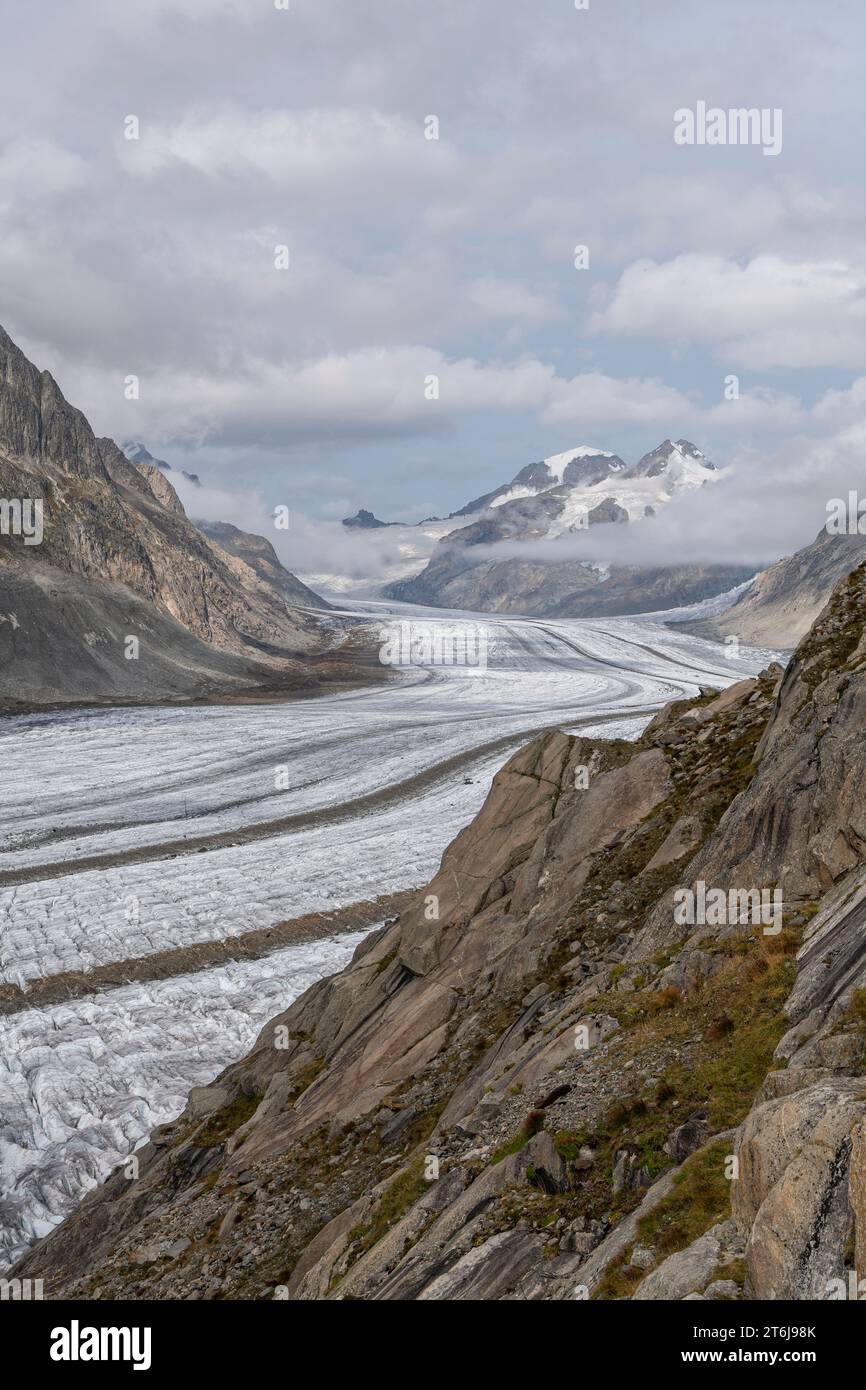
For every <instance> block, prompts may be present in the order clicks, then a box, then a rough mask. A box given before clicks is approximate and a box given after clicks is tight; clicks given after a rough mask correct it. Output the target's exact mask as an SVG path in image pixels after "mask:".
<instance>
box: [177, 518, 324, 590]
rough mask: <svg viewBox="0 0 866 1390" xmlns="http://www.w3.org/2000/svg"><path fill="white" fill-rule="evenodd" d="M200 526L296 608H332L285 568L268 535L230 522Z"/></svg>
mask: <svg viewBox="0 0 866 1390" xmlns="http://www.w3.org/2000/svg"><path fill="white" fill-rule="evenodd" d="M196 525H197V526H198V528H199V530H200V531H203V532H204V534H205V535H206V536H207V537H209V539H210V540H212V541H216V543H217V545H218V546H219V547H220V549H221V550H223V551H226V552H228V554H229V555H234V556H236V558H237V559H239V560H242V561H243V562H244V564H246V565H249V567H250V569H251V570H254V571H255V573H256V574H257V575H258V577H259V579H261V580H262V581H263V582H264V583H265V584H268V585H269V586H270V587H271V588H272V589H275V590H276V591H277V593H279V594H280V595H281V596H282V597H283V598H284V599H285V601H286V603H289V604H292V605H293V606H294V607H296V608H321V609H327V608H330V607H331V605H330V604H329V603H326V602H325V600H324V599H323V598H320V597H319V595H318V594H314V593H313V591H312V589H308V588H307V586H306V584H302V583H301V581H300V579H298V578H296V576H295V575H294V574H292V573H291V571H290V570H287V569H286V568H285V566H284V565H283V564H282V562H281V561H280V559H279V556H278V555H277V552H276V551H275V550H274V547H273V546H272V545H271V543H270V541H269V540H266V539H265V537H264V536H257V535H255V534H254V533H252V532H250V531H241V530H239V529H238V527H237V526H232V525H231V523H230V522H228V521H199V522H196Z"/></svg>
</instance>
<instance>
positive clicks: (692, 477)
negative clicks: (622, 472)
mask: <svg viewBox="0 0 866 1390" xmlns="http://www.w3.org/2000/svg"><path fill="white" fill-rule="evenodd" d="M716 471H717V469H716V465H715V464H714V463H710V460H709V459H708V458H707V456H706V454H703V453H701V450H700V449H699V448H697V446H696V445H694V444H692V443H691V441H690V440H688V439H678V440H677V441H676V443H674V441H673V440H671V439H665V440H663V442H662V443H661V444H659V445H658V447H657V448H655V449H653V450H652V451H651V452H650V453H648V454H644V456H643V458H642V459H640V460H639V461H638V462H637V463H636V464H635V465H634V467H633V468H630V469H629V470H628V473H627V477H629V478H658V477H660V476H661V474H663V473H664V474H666V475H667V476H668V477H669V478H670V479H671V481H677V482H682V483H685V484H686V485H694V483H696V482H697V483H702V482H705V481H706V474H707V473H715V472H716Z"/></svg>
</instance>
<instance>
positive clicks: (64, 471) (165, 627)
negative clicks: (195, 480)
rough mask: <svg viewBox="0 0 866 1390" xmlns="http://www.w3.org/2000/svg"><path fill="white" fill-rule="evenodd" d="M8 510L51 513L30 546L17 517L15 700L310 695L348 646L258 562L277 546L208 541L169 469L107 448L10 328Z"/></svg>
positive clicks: (5, 653) (11, 655) (9, 534)
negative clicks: (229, 692)
mask: <svg viewBox="0 0 866 1390" xmlns="http://www.w3.org/2000/svg"><path fill="white" fill-rule="evenodd" d="M0 498H3V499H5V500H6V502H7V503H12V504H14V505H19V504H26V505H28V506H32V505H35V504H36V503H38V504H39V507H40V509H41V515H42V525H41V532H42V534H41V535H40V536H39V537H38V539H36V537H35V535H34V536H33V537H31V540H28V538H27V537H26V536H25V535H24V534H23V533H22V532H21V529H20V527H17V526H16V525H15V524H13V523H14V521H15V517H14V515H13V514H12V513H10V515H9V517H8V518H7V517H6V516H5V514H4V525H3V528H2V534H0V700H3V701H4V702H13V701H16V700H17V701H23V702H28V701H30V702H36V703H39V702H46V701H54V700H63V699H82V698H100V697H101V698H111V697H112V696H115V695H116V696H132V697H134V696H135V695H139V696H141V697H151V698H159V697H161V696H163V697H165V696H173V695H178V694H186V695H190V694H202V693H207V692H208V691H210V690H213V689H238V688H244V687H247V688H250V687H254V686H256V685H261V684H263V683H264V684H270V685H273V686H289V687H290V686H292V685H303V684H305V683H307V681H308V680H309V679H310V677H309V674H308V672H307V671H306V670H305V667H304V663H303V660H302V658H304V657H306V656H308V655H310V654H312V653H317V652H322V651H323V650H325V649H326V648H327V647H328V646H330V645H333V643H334V633H333V631H331V630H328V631H323V630H322V628H321V627H320V625H319V624H317V623H316V621H315V620H314V618H312V617H311V616H309V615H308V614H301V613H299V612H298V611H297V610H296V608H294V607H290V606H289V604H290V603H291V602H292V601H293V598H294V602H297V601H298V598H299V596H300V595H294V596H293V595H292V594H291V593H290V592H289V591H288V590H287V588H286V584H285V583H284V582H283V579H284V576H285V575H287V571H283V572H282V575H276V576H275V575H269V574H267V573H266V572H265V570H264V569H263V564H262V556H261V553H259V555H258V556H257V557H256V559H255V561H254V559H253V557H252V556H251V555H250V554H249V543H250V542H251V541H252V540H254V539H257V540H261V538H250V537H246V550H247V554H246V555H245V554H244V551H243V548H241V549H240V550H238V548H237V547H236V546H235V545H234V544H231V545H229V546H227V547H223V546H222V545H220V544H219V541H218V539H215V538H213V537H207V536H205V535H204V534H203V533H202V532H201V531H200V530H199V529H198V528H197V527H196V526H194V525H193V523H192V522H191V521H190V520H189V519H188V518H187V516H186V515H185V513H184V509H183V507H182V505H181V503H180V500H179V499H178V497H177V494H176V493H175V491H174V488H173V487H172V485H171V482H170V481H169V478H168V477H167V476H166V474H165V472H163V471H161V470H160V469H159V468H157V467H156V466H155V465H154V464H149V463H142V464H134V463H131V462H130V461H129V460H128V459H127V458H126V457H125V456H124V454H123V453H122V452H121V451H120V449H118V448H117V446H116V445H115V444H114V442H113V441H112V440H110V439H97V438H96V436H95V435H94V433H93V431H92V430H91V428H90V426H89V424H88V422H87V420H86V419H85V418H84V416H83V415H82V414H81V412H80V411H79V410H76V409H75V408H74V407H73V406H71V405H70V404H69V403H68V402H67V401H66V400H65V398H64V396H63V395H62V393H61V391H60V389H59V387H58V386H57V383H56V382H55V381H54V379H53V378H52V377H51V375H50V374H49V373H48V372H43V371H39V370H38V369H37V368H36V367H35V366H33V364H32V363H31V362H29V361H28V360H27V358H26V357H25V356H24V354H23V353H22V352H21V351H20V350H19V349H18V348H17V347H16V346H15V344H14V343H13V342H12V341H11V339H10V338H9V337H8V336H7V335H6V334H5V333H4V332H3V331H2V329H0ZM232 529H233V528H232ZM239 534H242V533H239ZM31 541H32V542H34V543H31ZM267 544H268V543H267V542H265V541H262V546H265V547H267ZM265 558H267V557H265ZM274 558H275V557H274ZM280 568H282V567H280ZM275 577H276V578H277V579H279V580H280V583H275V582H274V578H275ZM288 578H289V579H291V580H294V576H291V575H290V576H288ZM294 582H295V583H296V584H297V581H294ZM298 590H299V591H300V593H302V594H303V595H307V594H308V592H309V591H307V590H305V589H304V587H303V586H302V585H298ZM129 637H135V638H136V639H137V641H138V656H137V657H135V658H131V657H130V656H129V655H128V651H129V650H130V648H129V646H128V642H127V639H128V638H129Z"/></svg>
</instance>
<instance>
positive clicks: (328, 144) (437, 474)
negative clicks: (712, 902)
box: [0, 0, 866, 558]
mask: <svg viewBox="0 0 866 1390" xmlns="http://www.w3.org/2000/svg"><path fill="white" fill-rule="evenodd" d="M280 2H281V0H277V3H280ZM0 20H2V33H3V45H2V53H0V77H2V84H0V91H2V98H0V99H2V104H3V119H2V122H0V322H2V323H3V325H4V326H5V328H6V329H7V331H8V332H10V334H11V335H12V336H13V337H14V338H15V339H16V340H17V341H18V342H19V343H20V344H21V346H22V347H23V348H24V349H25V350H26V351H27V352H28V354H29V355H30V356H31V357H32V358H33V359H34V360H35V361H36V362H37V363H38V364H39V365H40V366H46V367H48V368H49V369H50V370H51V371H53V372H54V374H55V375H56V376H57V378H58V380H59V381H60V384H61V386H62V387H63V389H64V391H65V392H66V394H67V396H69V398H70V399H71V400H73V401H74V402H75V403H76V404H78V405H80V406H81V407H82V408H83V409H84V410H85V412H86V413H87V415H88V416H89V418H90V419H91V422H92V423H93V425H94V427H95V428H96V429H97V431H98V432H99V433H105V434H111V435H113V436H115V437H116V438H117V439H119V440H125V439H128V438H135V439H142V440H144V441H145V442H146V444H147V445H148V447H150V449H151V450H152V452H154V453H156V454H158V455H160V456H162V457H165V458H167V459H168V460H169V461H170V462H172V463H177V464H178V465H180V466H182V467H186V468H192V469H194V470H195V471H196V472H198V473H200V474H201V475H202V476H203V477H205V478H207V480H208V483H209V486H210V489H211V491H212V492H213V494H214V495H215V496H216V495H219V496H220V497H221V498H223V497H226V496H234V497H237V498H240V499H244V503H243V505H247V506H248V507H249V508H250V509H252V510H254V509H255V508H262V509H265V508H268V507H271V506H273V505H274V504H276V503H285V504H287V505H289V506H290V507H291V508H292V510H293V511H294V512H295V513H301V514H305V515H306V516H308V517H310V518H313V519H314V520H315V519H319V520H328V519H334V518H339V517H341V516H344V515H346V514H348V512H349V511H354V510H355V508H357V507H358V506H359V505H364V506H368V507H371V508H372V509H373V510H375V511H376V513H377V514H378V515H380V516H383V517H385V518H388V519H391V518H406V519H410V520H414V519H417V518H420V517H423V516H426V515H429V514H431V513H437V514H444V513H447V512H448V511H449V510H451V509H452V508H456V507H458V506H460V505H462V504H463V503H464V502H465V501H466V500H467V499H468V498H469V497H471V496H475V495H477V494H479V493H481V492H483V491H486V490H487V489H489V488H491V487H493V486H495V485H497V484H499V483H501V482H502V481H504V480H506V479H507V478H510V477H511V476H512V475H513V474H514V473H515V472H516V471H517V470H518V469H519V468H520V467H522V466H523V465H524V464H525V463H527V462H529V461H531V460H534V459H538V458H541V457H544V456H545V455H546V454H551V453H555V452H560V451H562V450H565V449H567V448H569V447H571V446H572V445H576V444H580V443H584V442H586V443H592V444H597V445H598V446H599V447H601V448H606V449H612V450H614V451H616V452H617V453H619V454H621V455H622V456H623V457H624V458H626V459H627V460H632V459H636V458H637V457H638V456H639V455H640V454H641V453H643V452H644V451H645V450H647V449H650V448H652V447H653V446H654V445H655V444H657V443H658V442H659V441H660V440H661V439H663V438H664V437H665V436H668V435H669V436H671V437H674V438H676V437H678V436H681V435H685V436H687V437H689V438H691V439H693V440H694V441H695V442H696V443H697V444H698V445H699V446H700V447H701V448H703V449H704V450H705V452H707V453H708V454H709V455H710V456H711V457H712V458H714V459H715V460H717V461H718V462H719V463H721V464H725V465H730V466H731V467H732V468H733V470H734V473H733V476H734V477H735V478H736V480H737V481H736V483H735V485H734V487H733V488H732V490H731V491H730V493H729V494H728V495H729V496H730V497H731V498H734V497H736V498H737V499H738V500H737V503H736V505H735V506H732V507H730V508H729V510H728V511H727V513H724V514H722V512H720V513H719V516H720V518H721V519H720V520H719V522H718V525H719V529H720V532H721V533H723V536H722V538H721V539H719V545H720V547H721V548H724V547H725V546H726V545H727V546H728V547H729V549H730V550H731V552H734V551H736V549H737V546H738V544H740V540H738V531H737V526H738V518H739V519H742V517H743V508H744V506H747V507H748V508H749V509H752V510H754V512H755V514H754V515H753V517H752V519H751V522H750V531H749V534H750V540H749V542H748V544H749V546H752V547H753V548H754V547H758V548H763V549H765V550H766V551H767V558H772V555H773V554H774V553H775V554H778V553H781V552H783V551H785V550H788V549H791V548H792V547H794V546H796V545H798V544H800V543H802V542H803V541H805V540H808V539H810V538H811V536H812V535H813V534H814V533H815V531H816V530H817V529H818V527H819V526H820V524H821V523H822V521H823V517H824V508H825V500H826V498H827V497H828V496H830V495H834V493H835V492H836V491H838V490H839V489H840V488H842V487H843V486H851V487H856V486H858V485H860V484H861V483H862V484H864V485H866V477H864V470H863V466H862V460H863V452H864V450H863V446H864V442H866V375H864V373H866V292H864V291H866V247H864V230H863V229H864V226H866V207H864V202H866V192H864V185H863V180H862V175H861V170H862V162H863V156H862V143H863V132H864V130H866V98H864V90H866V84H864V82H863V55H864V41H866V7H864V6H863V4H862V0H833V3H832V4H831V5H819V4H816V3H814V0H761V3H760V4H759V5H758V4H755V0H727V3H725V4H724V5H719V4H715V3H710V2H709V0H691V3H689V4H688V5H682V4H674V3H672V0H667V3H660V4H650V3H647V0H590V3H589V7H588V8H587V9H577V8H576V7H575V4H574V0H534V3H531V4H530V3H526V0H439V3H433V2H432V0H290V6H289V8H288V10H285V9H277V8H276V5H275V3H274V0H133V2H132V3H127V4H119V3H118V2H117V0H65V3H64V4H62V5H51V6H48V7H46V6H44V5H29V6H25V5H22V4H20V3H10V0H0ZM699 101H706V102H707V103H708V105H709V106H710V107H721V108H724V109H728V108H731V107H741V106H744V107H757V108H768V109H771V110H774V109H778V110H780V111H781V112H782V121H783V125H782V132H783V140H782V148H781V151H780V152H779V153H778V154H777V155H766V154H764V152H763V149H762V148H761V147H760V146H756V145H738V146H725V147H719V146H714V147H711V146H707V145H701V146H699V145H691V146H688V145H678V144H677V143H675V141H674V138H673V132H674V124H675V123H674V112H675V111H677V110H679V109H682V108H694V107H695V106H696V104H697V103H698V102H699ZM130 117H135V118H136V122H137V132H136V133H137V134H138V138H137V139H128V138H126V136H127V134H129V133H130V132H131V131H133V130H134V128H135V124H136V123H135V122H132V123H131V122H130V120H129V118H130ZM430 117H435V118H436V122H438V137H439V138H438V139H429V138H427V136H428V135H429V134H430V133H432V132H433V131H434V128H435V125H434V123H433V122H431V120H430V119H429V118H430ZM578 245H585V246H586V247H587V248H588V258H589V265H588V267H587V268H581V269H576V268H575V263H574V262H575V247H576V246H578ZM278 247H286V248H288V257H287V259H288V262H289V264H288V268H287V269H283V268H278V266H277V265H276V264H275V260H276V259H278V258H279V257H278V253H277V252H276V248H278ZM283 259H285V257H283ZM131 375H135V376H137V377H138V378H139V381H140V396H139V399H138V400H127V399H126V398H125V393H124V381H125V379H126V378H127V377H129V376H131ZM732 375H733V376H736V377H737V378H738V380H739V399H736V400H731V399H727V398H726V393H725V381H726V378H728V377H730V376H732ZM432 376H435V377H437V378H438V381H439V398H438V399H428V398H427V397H428V395H429V394H430V393H429V391H427V392H425V382H426V381H427V380H428V379H429V378H430V377H432ZM221 505H222V503H221ZM718 505H721V504H718ZM238 506H239V507H241V506H242V503H241V502H239V503H238ZM227 519H230V520H237V519H238V515H237V514H236V515H234V516H231V517H228V518H227ZM247 519H249V517H247ZM725 537H726V538H727V539H725Z"/></svg>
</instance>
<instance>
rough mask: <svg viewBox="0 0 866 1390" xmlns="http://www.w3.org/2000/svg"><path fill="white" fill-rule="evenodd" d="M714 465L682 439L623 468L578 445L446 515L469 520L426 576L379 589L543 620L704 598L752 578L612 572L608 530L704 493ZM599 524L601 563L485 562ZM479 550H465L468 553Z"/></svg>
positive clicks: (698, 568)
mask: <svg viewBox="0 0 866 1390" xmlns="http://www.w3.org/2000/svg"><path fill="white" fill-rule="evenodd" d="M719 476H720V475H719V470H718V469H717V468H716V466H715V464H713V463H711V462H710V460H709V459H708V458H707V457H706V456H705V455H704V454H703V453H702V452H701V450H700V449H698V448H697V447H696V446H695V445H694V444H692V443H691V442H690V441H689V440H687V439H678V440H677V441H676V442H674V441H673V440H670V439H666V440H664V441H663V442H662V443H661V444H659V445H658V446H657V448H655V449H653V450H651V452H650V453H648V454H645V455H644V456H643V458H641V459H640V460H639V461H638V462H637V463H635V464H633V465H632V466H629V465H628V464H626V463H625V462H624V460H623V459H621V458H620V457H619V455H618V454H614V453H610V452H608V451H606V450H603V449H598V448H596V447H594V446H592V445H587V444H582V445H579V446H578V447H577V448H574V449H570V450H566V451H565V452H563V453H560V454H555V455H553V456H552V457H550V458H546V459H542V460H541V461H540V462H538V463H530V464H528V465H527V466H526V467H525V468H523V469H521V470H520V472H519V473H518V474H517V475H516V477H514V478H513V479H512V481H511V482H510V483H505V484H503V485H502V486H501V487H497V488H495V489H494V490H493V491H491V492H488V493H485V494H484V495H483V496H481V497H477V498H475V499H474V500H473V501H471V502H468V503H467V504H466V506H465V507H462V508H461V509H460V511H459V512H456V513H454V514H453V516H454V518H455V519H456V518H461V519H466V520H468V522H469V524H468V525H465V526H461V527H457V528H455V529H453V530H451V531H450V532H449V533H448V534H447V535H445V536H444V537H443V538H442V539H441V540H440V541H439V543H438V545H437V546H436V549H435V551H434V553H433V555H432V556H431V558H430V560H429V562H428V564H427V566H426V568H425V569H424V570H423V571H422V572H421V573H420V574H417V575H414V576H412V577H410V578H408V579H403V580H399V581H397V582H396V583H393V584H391V585H390V586H389V587H388V588H387V590H386V593H387V594H388V596H389V597H392V598H400V599H405V600H408V601H409V602H414V603H424V604H432V605H434V606H437V607H445V608H468V609H473V610H476V611H481V612H499V613H527V614H532V615H537V616H544V617H594V616H601V615H605V614H606V615H613V614H618V613H639V612H651V611H653V610H655V609H659V608H665V607H677V606H681V605H684V604H690V603H695V602H698V601H700V600H702V599H706V598H712V597H714V596H715V595H717V594H720V593H724V592H725V591H726V590H728V589H731V588H734V587H735V586H736V585H738V584H741V583H742V582H743V581H744V580H745V579H748V578H750V577H751V575H752V574H753V573H754V571H753V570H751V569H748V568H744V567H743V566H738V565H714V564H708V565H693V564H692V565H676V566H656V567H648V566H640V567H635V566H626V565H624V564H619V565H618V564H617V547H618V540H617V535H616V527H618V526H620V525H624V524H626V523H628V524H632V523H639V524H645V523H646V522H647V521H649V520H650V519H651V518H652V517H654V516H655V515H656V514H657V513H658V512H659V511H660V510H661V509H662V508H664V507H665V506H667V504H668V503H669V502H670V501H671V499H672V498H673V497H675V496H676V495H677V494H680V493H683V492H685V491H690V490H693V489H696V488H704V487H708V486H711V485H712V484H714V483H715V482H716V480H717V479H718V477H719ZM595 526H608V527H611V528H612V529H611V532H610V555H609V558H607V559H606V560H605V561H604V562H602V563H599V562H598V561H593V560H585V561H582V560H579V559H562V560H555V559H551V560H549V561H548V560H546V559H540V558H538V555H537V552H536V553H534V554H526V555H525V556H524V555H521V554H519V553H518V554H515V555H503V556H502V557H499V556H497V555H495V554H493V555H491V554H490V550H489V548H490V547H493V546H496V545H498V544H501V543H503V542H510V543H511V544H512V545H513V544H518V545H519V544H520V543H521V542H528V541H533V542H534V541H552V540H557V539H559V538H562V537H564V536H569V535H574V536H577V535H579V533H580V532H581V531H585V530H588V529H589V527H595ZM482 546H483V547H484V551H483V553H479V554H477V555H476V554H475V553H474V548H475V547H482Z"/></svg>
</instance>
